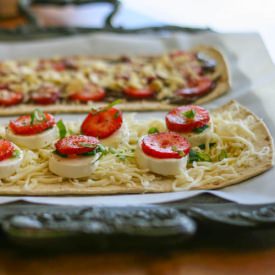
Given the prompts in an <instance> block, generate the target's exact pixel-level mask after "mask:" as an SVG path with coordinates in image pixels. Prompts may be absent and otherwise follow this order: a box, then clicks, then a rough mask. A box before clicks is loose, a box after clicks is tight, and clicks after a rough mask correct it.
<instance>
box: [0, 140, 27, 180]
mask: <svg viewBox="0 0 275 275" xmlns="http://www.w3.org/2000/svg"><path fill="white" fill-rule="evenodd" d="M13 146H14V148H15V150H17V151H18V156H16V157H11V158H8V159H4V160H1V161H0V178H1V179H2V178H7V177H9V176H11V175H13V174H14V173H15V172H16V171H17V170H18V168H19V167H20V164H21V162H22V160H23V152H22V150H20V149H19V148H18V147H17V146H16V145H15V144H13Z"/></svg>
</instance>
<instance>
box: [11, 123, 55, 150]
mask: <svg viewBox="0 0 275 275" xmlns="http://www.w3.org/2000/svg"><path fill="white" fill-rule="evenodd" d="M6 137H7V139H9V140H11V141H12V142H14V143H15V144H17V145H19V146H22V147H26V148H29V149H40V148H44V147H46V146H48V145H49V144H51V143H52V142H53V141H54V140H55V139H56V138H57V130H56V127H52V128H50V129H47V130H46V131H44V132H42V133H39V134H36V135H28V136H25V135H17V134H14V133H13V131H12V130H11V129H10V128H9V127H8V128H7V131H6Z"/></svg>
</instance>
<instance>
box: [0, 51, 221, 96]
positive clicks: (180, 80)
mask: <svg viewBox="0 0 275 275" xmlns="http://www.w3.org/2000/svg"><path fill="white" fill-rule="evenodd" d="M68 61H70V62H71V63H74V64H75V66H70V64H68V63H69V62H68ZM60 65H61V67H62V66H63V68H61V69H60ZM201 68H202V64H201V62H200V61H199V60H198V59H197V58H196V56H195V53H194V52H188V53H187V54H184V55H175V56H174V57H171V53H170V54H163V55H159V56H152V57H141V56H139V57H127V58H124V59H123V58H117V57H116V58H105V59H104V58H99V57H98V58H96V57H89V56H81V57H80V56H78V57H76V56H75V57H70V58H69V60H68V58H67V59H66V58H61V57H57V58H49V59H44V60H41V59H29V60H21V61H11V60H7V61H2V62H1V64H0V72H1V74H0V83H1V84H8V85H9V88H10V89H12V90H14V91H18V92H22V93H23V94H28V93H31V92H32V91H35V90H36V89H38V88H39V86H40V85H41V84H44V83H49V84H52V85H55V86H57V87H59V88H60V89H61V93H62V96H61V97H62V98H66V97H68V96H69V95H70V94H72V93H74V92H75V91H79V90H81V89H82V88H83V87H84V86H85V84H87V83H93V84H95V85H98V86H100V87H103V88H107V89H109V90H112V93H114V94H117V95H118V96H120V97H121V95H122V91H123V89H125V88H127V87H129V86H130V87H133V88H137V89H142V88H145V87H147V86H149V88H151V89H153V90H154V91H155V92H156V93H157V99H158V100H163V99H167V98H169V97H170V98H171V97H174V92H175V91H177V90H178V89H180V88H184V87H186V86H187V84H188V83H187V82H188V79H189V78H190V77H191V78H192V79H194V80H195V79H198V78H199V77H200V75H201ZM205 75H207V76H208V77H210V78H211V79H214V78H212V76H213V75H214V74H213V73H209V72H205ZM215 77H217V76H215ZM64 87H65V88H64Z"/></svg>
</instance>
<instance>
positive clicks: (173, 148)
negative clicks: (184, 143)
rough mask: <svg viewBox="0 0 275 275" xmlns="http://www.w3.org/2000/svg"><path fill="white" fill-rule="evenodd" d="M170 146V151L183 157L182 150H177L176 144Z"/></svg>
mask: <svg viewBox="0 0 275 275" xmlns="http://www.w3.org/2000/svg"><path fill="white" fill-rule="evenodd" d="M171 148H172V151H173V152H176V153H178V154H179V155H180V156H181V157H184V156H185V154H184V152H183V151H180V150H178V148H177V146H175V145H173V146H172V147H171Z"/></svg>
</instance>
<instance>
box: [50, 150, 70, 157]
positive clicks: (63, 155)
mask: <svg viewBox="0 0 275 275" xmlns="http://www.w3.org/2000/svg"><path fill="white" fill-rule="evenodd" d="M53 153H54V154H56V155H58V156H60V157H62V158H67V157H68V155H65V154H61V153H59V152H58V151H57V150H55V151H53Z"/></svg>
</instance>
